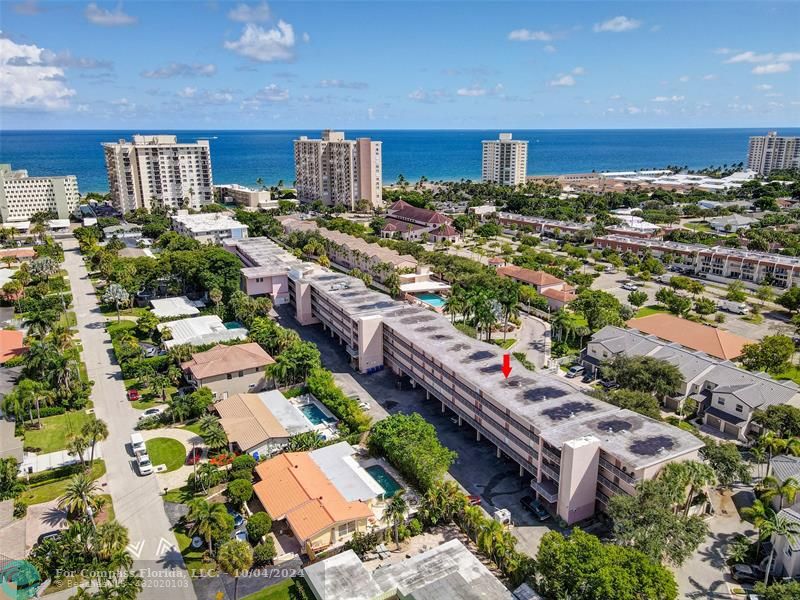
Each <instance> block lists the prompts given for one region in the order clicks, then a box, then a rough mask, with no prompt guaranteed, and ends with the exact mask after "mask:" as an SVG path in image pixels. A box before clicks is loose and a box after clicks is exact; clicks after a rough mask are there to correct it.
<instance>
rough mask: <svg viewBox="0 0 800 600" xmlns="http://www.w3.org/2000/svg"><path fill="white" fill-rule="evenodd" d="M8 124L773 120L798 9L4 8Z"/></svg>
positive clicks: (0, 43)
mask: <svg viewBox="0 0 800 600" xmlns="http://www.w3.org/2000/svg"><path fill="white" fill-rule="evenodd" d="M0 23H2V25H1V27H2V33H1V34H0V127H2V128H5V129H28V128H40V129H41V128H64V129H72V128H87V129H106V128H118V129H135V128H139V129H162V128H169V129H187V128H193V127H202V128H218V129H226V128H230V129H297V128H310V129H316V128H323V127H335V128H365V129H366V128H369V129H393V128H476V129H482V128H487V129H489V128H519V129H524V128H531V129H539V128H618V127H619V128H644V127H648V128H649V127H780V126H790V125H795V126H796V125H798V123H800V38H798V35H797V31H798V27H799V26H800V3H796V2H746V3H737V2H706V3H701V2H686V1H683V2H679V1H674V2H601V1H593V2H495V1H491V2H489V1H485V2H455V1H440V2H408V1H394V2H392V1H375V0H373V1H370V2H366V1H365V2H337V1H327V2H270V3H268V4H267V3H259V2H255V3H253V2H250V3H240V2H224V1H221V0H217V1H212V2H207V1H194V2H192V1H188V0H183V1H172V2H157V1H139V2H132V1H128V2H112V3H106V2H96V3H88V2H44V1H32V0H27V1H21V2H13V1H10V0H2V3H0Z"/></svg>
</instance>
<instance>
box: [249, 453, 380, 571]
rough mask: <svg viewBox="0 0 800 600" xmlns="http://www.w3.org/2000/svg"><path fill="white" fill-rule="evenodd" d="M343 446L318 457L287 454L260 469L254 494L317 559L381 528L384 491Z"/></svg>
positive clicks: (305, 551) (318, 454)
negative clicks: (378, 510)
mask: <svg viewBox="0 0 800 600" xmlns="http://www.w3.org/2000/svg"><path fill="white" fill-rule="evenodd" d="M354 454H355V449H354V448H353V447H352V446H350V444H348V443H347V442H339V443H338V444H334V445H332V446H326V447H325V448H321V449H319V450H314V451H312V452H286V453H283V454H279V455H277V456H275V457H273V458H271V459H269V460H267V461H264V462H262V463H261V464H259V465H257V466H256V469H255V473H256V475H257V477H258V480H257V481H256V483H255V484H254V485H253V491H254V492H255V495H256V497H257V498H258V500H259V502H260V503H261V505H262V506H263V507H264V510H265V511H266V512H267V513H268V514H269V516H270V517H271V518H272V520H273V521H284V522H285V523H286V525H287V526H288V527H289V529H290V530H291V532H292V534H293V535H294V537H295V538H297V541H298V542H299V543H300V545H301V547H302V548H303V551H304V553H306V554H308V555H309V556H311V557H313V556H314V555H315V554H317V553H319V552H320V551H322V550H325V549H328V548H331V547H333V546H339V545H341V544H344V543H345V542H347V541H348V540H350V539H351V538H352V537H353V534H354V533H355V532H357V531H358V532H361V533H366V532H367V531H369V530H371V528H373V527H380V526H381V525H380V520H379V519H378V518H377V515H376V514H375V512H373V508H376V507H377V505H378V504H379V503H380V502H381V501H382V497H383V493H384V490H383V488H382V487H381V486H380V484H378V482H377V481H375V480H374V479H373V478H372V476H371V475H370V474H369V473H367V471H366V470H364V469H363V468H362V467H361V466H360V465H359V464H358V463H357V462H356V461H355V460H354V459H353V455H354Z"/></svg>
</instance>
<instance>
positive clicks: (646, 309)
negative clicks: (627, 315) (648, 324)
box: [636, 304, 669, 319]
mask: <svg viewBox="0 0 800 600" xmlns="http://www.w3.org/2000/svg"><path fill="white" fill-rule="evenodd" d="M665 312H669V311H668V310H667V309H666V308H664V307H663V306H661V305H660V304H649V305H647V306H643V307H642V308H640V309H639V310H637V311H636V318H637V319H640V318H642V317H647V316H650V315H654V314H656V313H665Z"/></svg>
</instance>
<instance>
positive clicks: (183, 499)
mask: <svg viewBox="0 0 800 600" xmlns="http://www.w3.org/2000/svg"><path fill="white" fill-rule="evenodd" d="M194 497H195V494H194V492H192V491H191V490H190V489H189V486H186V485H185V486H183V487H179V488H175V489H174V490H169V491H167V493H166V494H164V496H162V498H163V499H164V502H173V503H175V504H186V503H187V502H189V500H191V499H193V498H194Z"/></svg>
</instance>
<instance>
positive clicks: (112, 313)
mask: <svg viewBox="0 0 800 600" xmlns="http://www.w3.org/2000/svg"><path fill="white" fill-rule="evenodd" d="M100 312H101V313H103V314H104V315H107V316H109V317H114V318H115V319H116V318H117V310H116V309H115V308H114V307H113V306H106V305H105V304H101V305H100ZM149 312H150V311H149V310H148V309H146V308H140V307H138V306H134V307H133V308H123V309H121V310H120V311H119V314H120V316H123V317H141V316H142V315H144V314H147V313H149Z"/></svg>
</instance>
